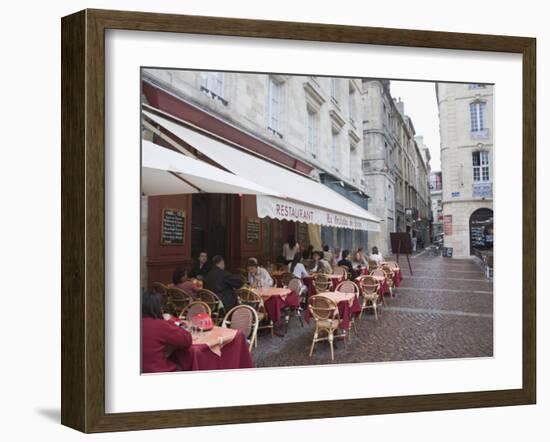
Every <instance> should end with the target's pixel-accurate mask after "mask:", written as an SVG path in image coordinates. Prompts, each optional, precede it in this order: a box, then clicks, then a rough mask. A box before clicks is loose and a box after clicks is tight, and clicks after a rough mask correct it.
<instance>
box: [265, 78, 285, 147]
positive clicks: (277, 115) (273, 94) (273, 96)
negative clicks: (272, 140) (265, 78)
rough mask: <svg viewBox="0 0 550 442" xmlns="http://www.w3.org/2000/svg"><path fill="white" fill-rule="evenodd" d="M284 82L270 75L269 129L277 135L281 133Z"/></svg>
mask: <svg viewBox="0 0 550 442" xmlns="http://www.w3.org/2000/svg"><path fill="white" fill-rule="evenodd" d="M282 89H283V83H282V82H278V81H276V80H275V79H274V78H273V77H269V121H268V129H269V130H271V131H272V132H273V133H274V134H275V135H278V136H279V137H281V138H282V135H281V115H282V99H283V93H282Z"/></svg>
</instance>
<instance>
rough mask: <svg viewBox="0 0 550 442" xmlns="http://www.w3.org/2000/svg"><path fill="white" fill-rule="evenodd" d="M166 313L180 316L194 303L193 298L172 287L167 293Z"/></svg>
mask: <svg viewBox="0 0 550 442" xmlns="http://www.w3.org/2000/svg"><path fill="white" fill-rule="evenodd" d="M165 296H166V298H167V301H166V309H167V310H168V311H166V313H170V314H172V315H174V316H180V314H181V312H182V311H183V309H184V308H185V307H187V306H188V305H189V304H191V303H192V302H193V297H192V296H191V295H190V294H189V293H187V292H186V291H184V290H182V289H178V288H177V287H171V288H169V289H167V291H166V295H165Z"/></svg>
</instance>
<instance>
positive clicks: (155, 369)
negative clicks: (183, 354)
mask: <svg viewBox="0 0 550 442" xmlns="http://www.w3.org/2000/svg"><path fill="white" fill-rule="evenodd" d="M141 315H142V318H141V369H142V371H143V373H164V372H168V371H177V369H178V367H177V365H176V363H175V362H174V361H172V360H171V359H170V353H171V352H172V351H174V350H182V349H186V348H189V347H190V346H191V344H192V342H193V338H192V337H191V334H190V333H189V332H188V331H186V330H183V329H182V328H180V327H178V326H176V325H175V324H173V323H171V322H169V321H165V320H164V319H163V318H162V314H161V295H159V294H158V293H155V292H146V293H144V294H143V297H142V303H141Z"/></svg>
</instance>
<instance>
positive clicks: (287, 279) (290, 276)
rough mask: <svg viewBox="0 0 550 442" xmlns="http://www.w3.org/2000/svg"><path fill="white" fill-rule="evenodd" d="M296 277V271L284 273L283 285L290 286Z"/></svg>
mask: <svg viewBox="0 0 550 442" xmlns="http://www.w3.org/2000/svg"><path fill="white" fill-rule="evenodd" d="M294 278H296V276H294V273H291V272H285V273H283V276H281V282H282V283H283V287H288V283H289V282H290V281H291V280H292V279H294Z"/></svg>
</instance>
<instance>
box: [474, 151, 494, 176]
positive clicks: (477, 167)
mask: <svg viewBox="0 0 550 442" xmlns="http://www.w3.org/2000/svg"><path fill="white" fill-rule="evenodd" d="M472 164H473V173H474V181H475V182H485V181H489V179H490V177H489V152H487V151H485V150H480V151H477V152H473V153H472Z"/></svg>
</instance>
